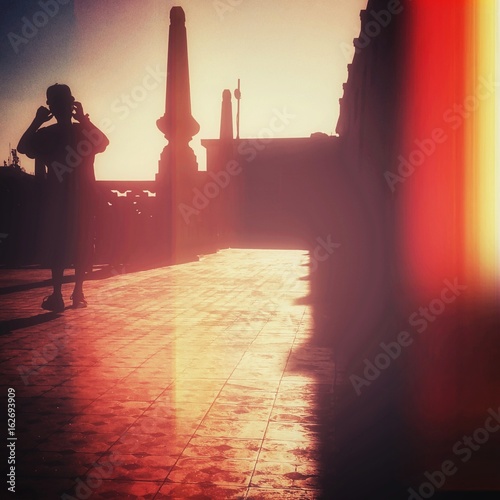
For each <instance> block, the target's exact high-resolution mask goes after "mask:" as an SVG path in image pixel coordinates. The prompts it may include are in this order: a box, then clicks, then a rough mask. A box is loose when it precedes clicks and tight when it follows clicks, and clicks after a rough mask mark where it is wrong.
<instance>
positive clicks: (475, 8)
mask: <svg viewBox="0 0 500 500" xmlns="http://www.w3.org/2000/svg"><path fill="white" fill-rule="evenodd" d="M409 8H410V9H411V11H412V16H411V18H412V21H411V22H412V25H411V29H410V32H411V36H409V37H408V38H409V40H411V42H410V44H411V46H410V50H409V52H410V54H411V57H410V61H409V65H408V72H407V85H406V87H407V89H408V96H407V110H406V114H405V123H406V124H407V128H406V132H405V139H404V146H403V149H404V155H403V156H404V158H405V159H406V160H407V161H408V162H409V163H410V164H411V166H412V167H413V168H414V171H413V173H410V174H409V175H407V176H406V177H405V181H404V183H401V184H399V185H398V188H397V189H400V190H401V191H402V192H404V194H403V196H402V197H401V198H400V199H402V200H404V202H403V203H404V206H403V207H402V214H403V217H404V222H402V234H403V246H404V251H403V254H404V255H405V260H406V266H407V267H406V269H407V273H408V278H409V282H410V283H411V285H412V287H413V289H414V290H415V292H416V298H417V299H424V298H425V297H428V295H429V294H430V293H434V292H435V291H436V290H439V289H440V287H441V286H442V281H443V279H444V278H450V277H453V278H454V277H461V278H462V279H464V280H465V281H466V282H467V285H468V286H470V287H473V288H474V292H473V293H474V295H475V297H476V298H480V296H479V295H478V294H481V295H482V298H483V299H484V298H485V295H486V296H489V297H491V296H492V295H494V293H495V288H496V286H497V284H498V283H497V276H498V270H499V266H498V264H499V244H498V234H499V228H498V224H499V217H498V216H499V208H498V201H497V196H498V195H497V193H498V178H499V174H498V172H499V168H498V167H499V165H498V151H497V149H496V146H495V135H496V130H497V128H496V123H495V108H496V106H497V104H496V89H495V81H496V80H495V79H496V78H497V77H498V70H497V74H495V47H496V44H497V42H496V37H495V33H496V29H495V28H496V25H497V23H498V11H499V8H498V6H497V4H496V2H495V0H485V1H481V2H474V1H471V0H459V1H457V0H448V1H441V2H435V1H433V0H419V1H416V2H413V3H412V5H411V6H410V7H409ZM422 68H425V74H422V71H423V69H422ZM407 168H408V169H410V170H411V167H407ZM471 294H472V293H471Z"/></svg>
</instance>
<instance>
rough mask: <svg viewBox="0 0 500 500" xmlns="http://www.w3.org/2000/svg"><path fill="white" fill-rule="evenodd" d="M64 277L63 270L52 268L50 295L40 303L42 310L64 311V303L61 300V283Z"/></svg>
mask: <svg viewBox="0 0 500 500" xmlns="http://www.w3.org/2000/svg"><path fill="white" fill-rule="evenodd" d="M63 276H64V268H62V267H53V268H52V288H53V289H54V292H53V293H52V295H49V296H48V297H45V299H43V302H42V309H45V310H46V311H53V312H62V311H64V301H63V298H62V282H63Z"/></svg>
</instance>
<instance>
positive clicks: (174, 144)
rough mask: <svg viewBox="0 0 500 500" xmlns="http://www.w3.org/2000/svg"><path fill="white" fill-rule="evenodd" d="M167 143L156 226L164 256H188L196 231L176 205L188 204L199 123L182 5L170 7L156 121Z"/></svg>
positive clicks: (159, 180) (159, 179)
mask: <svg viewBox="0 0 500 500" xmlns="http://www.w3.org/2000/svg"><path fill="white" fill-rule="evenodd" d="M156 124H157V126H158V128H159V129H160V130H161V132H163V134H164V136H165V138H166V139H167V140H168V144H167V145H166V146H165V148H164V149H163V152H162V154H161V156H160V161H159V165H158V174H157V176H156V181H157V185H158V188H157V192H158V194H157V196H158V204H159V209H160V213H159V218H160V220H161V219H163V222H162V223H161V225H162V226H163V227H160V230H163V231H166V245H167V248H166V251H167V254H168V258H169V259H170V260H173V261H175V262H179V261H182V260H189V258H190V257H189V255H190V254H192V253H193V251H194V250H193V248H194V247H195V246H196V241H194V238H195V236H193V235H195V233H196V231H195V230H194V228H193V227H192V225H191V227H189V226H190V224H191V222H192V221H191V220H189V221H188V222H186V220H185V219H183V218H182V217H181V215H180V211H179V207H180V206H181V205H182V204H184V205H186V204H187V205H191V204H192V198H193V189H194V187H195V186H196V182H197V173H198V164H197V162H196V156H195V154H194V152H193V150H192V149H191V147H190V146H189V142H190V141H191V139H192V138H193V136H194V135H196V134H197V133H198V132H199V130H200V126H199V124H198V122H197V121H196V120H195V119H194V118H193V116H192V115H191V92H190V85H189V65H188V48H187V33H186V15H185V13H184V10H183V9H182V7H172V9H171V10H170V31H169V36H168V55H167V83H166V98H165V114H164V115H163V116H162V117H161V118H160V119H159V120H157V122H156Z"/></svg>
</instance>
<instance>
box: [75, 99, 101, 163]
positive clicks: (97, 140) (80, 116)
mask: <svg viewBox="0 0 500 500" xmlns="http://www.w3.org/2000/svg"><path fill="white" fill-rule="evenodd" d="M73 109H74V111H73V118H74V119H75V120H76V121H77V122H78V123H80V124H81V125H82V126H83V127H84V130H85V132H86V133H85V132H84V135H86V136H87V138H88V139H89V140H90V141H91V142H92V144H93V145H94V148H95V152H96V153H102V152H103V151H104V150H105V149H106V148H107V147H108V144H109V139H108V138H107V137H106V135H105V134H104V132H102V131H101V130H99V129H98V128H97V127H96V126H95V125H94V124H93V123H92V122H91V121H90V118H89V115H88V114H85V113H84V112H83V106H82V104H81V103H80V102H78V101H75V103H74V104H73Z"/></svg>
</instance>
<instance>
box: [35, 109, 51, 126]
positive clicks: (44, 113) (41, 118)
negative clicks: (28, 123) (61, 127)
mask: <svg viewBox="0 0 500 500" xmlns="http://www.w3.org/2000/svg"><path fill="white" fill-rule="evenodd" d="M53 116H54V115H53V114H52V113H51V112H50V110H49V109H48V108H46V107H45V106H40V107H39V108H38V109H37V110H36V116H35V120H36V121H37V122H38V123H40V125H41V124H42V123H45V122H48V121H49V120H51V119H52V117H53Z"/></svg>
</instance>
